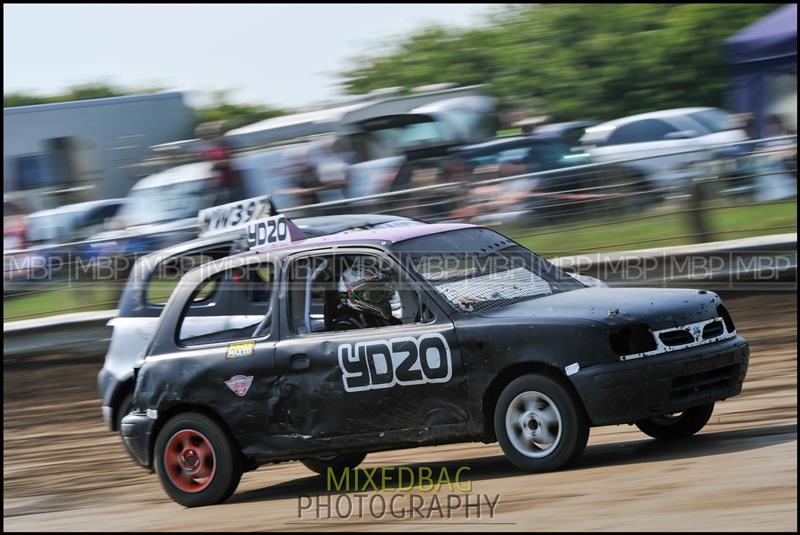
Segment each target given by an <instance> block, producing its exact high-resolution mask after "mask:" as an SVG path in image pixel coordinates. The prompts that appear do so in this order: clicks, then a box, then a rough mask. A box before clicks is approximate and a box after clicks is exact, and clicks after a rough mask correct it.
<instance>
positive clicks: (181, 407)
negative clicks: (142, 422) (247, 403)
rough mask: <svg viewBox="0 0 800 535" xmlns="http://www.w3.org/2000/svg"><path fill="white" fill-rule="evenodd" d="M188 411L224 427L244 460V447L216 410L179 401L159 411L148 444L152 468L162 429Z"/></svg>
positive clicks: (223, 430)
mask: <svg viewBox="0 0 800 535" xmlns="http://www.w3.org/2000/svg"><path fill="white" fill-rule="evenodd" d="M186 412H196V413H198V414H202V415H203V416H206V417H207V418H209V419H211V420H212V421H213V422H214V423H215V424H217V425H218V426H219V427H220V429H222V432H223V433H225V435H226V436H227V437H228V440H230V441H231V444H232V445H233V446H234V451H236V452H239V455H240V456H242V460H244V456H243V455H242V448H241V446H240V445H239V441H238V440H236V437H235V436H234V434H233V432H231V429H230V427H229V426H228V424H227V423H226V422H225V420H224V419H223V418H222V417H221V416H220V415H219V414H218V413H217V412H216V411H214V410H213V409H212V408H210V407H207V406H205V405H196V404H192V403H179V404H177V405H174V406H173V407H170V408H169V409H167V410H165V411H163V412H162V411H159V414H158V419H157V420H156V423H155V425H154V426H153V429H152V431H151V433H150V439H149V442H148V444H147V450H148V459H149V466H148V468H150V469H151V470H153V469H154V468H155V465H154V460H155V447H156V438H157V437H158V434H159V433H160V432H161V429H162V428H163V427H164V425H165V424H166V423H167V422H168V421H170V419H172V418H173V417H175V416H177V415H179V414H182V413H186Z"/></svg>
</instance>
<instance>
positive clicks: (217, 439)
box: [153, 412, 242, 507]
mask: <svg viewBox="0 0 800 535" xmlns="http://www.w3.org/2000/svg"><path fill="white" fill-rule="evenodd" d="M153 455H154V459H153V463H154V464H155V468H156V473H157V474H158V477H159V478H160V479H161V485H162V486H163V487H164V490H165V491H166V493H167V494H168V495H169V497H170V498H172V499H173V500H175V501H176V502H177V503H179V504H181V505H184V506H186V507H198V506H202V505H212V504H215V503H219V502H222V501H225V500H226V499H228V497H230V495H231V494H233V492H234V491H235V490H236V487H237V486H238V485H239V480H240V479H241V477H242V463H241V455H240V453H239V451H237V450H236V449H235V448H234V444H233V443H232V441H231V440H230V439H229V438H228V435H227V434H226V433H225V431H224V430H223V429H222V428H221V427H220V426H219V425H218V424H217V423H216V422H214V420H212V419H211V418H209V417H207V416H205V415H202V414H199V413H193V412H188V413H184V414H179V415H177V416H175V417H173V418H172V419H170V420H169V421H168V422H167V423H166V424H165V425H164V427H162V428H161V431H160V432H159V433H158V437H157V438H156V445H155V451H154V454H153Z"/></svg>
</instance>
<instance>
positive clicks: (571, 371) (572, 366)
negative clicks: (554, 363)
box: [564, 362, 581, 376]
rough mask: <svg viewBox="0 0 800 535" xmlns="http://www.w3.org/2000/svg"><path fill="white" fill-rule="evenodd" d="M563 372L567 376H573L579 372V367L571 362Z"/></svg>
mask: <svg viewBox="0 0 800 535" xmlns="http://www.w3.org/2000/svg"><path fill="white" fill-rule="evenodd" d="M564 371H565V372H566V373H567V376H570V375H574V374H576V373H578V372H579V371H581V366H580V364H578V363H577V362H573V363H572V364H570V365H569V366H567V367H566V368H564Z"/></svg>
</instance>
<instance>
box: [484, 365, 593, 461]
mask: <svg viewBox="0 0 800 535" xmlns="http://www.w3.org/2000/svg"><path fill="white" fill-rule="evenodd" d="M494 429H495V435H496V436H497V441H498V442H499V443H500V447H501V448H503V452H504V453H505V454H506V457H508V460H509V461H511V462H512V463H513V464H514V465H515V466H517V467H518V468H521V469H522V470H526V471H530V472H547V471H551V470H558V469H559V468H563V467H564V466H567V465H568V464H569V463H571V462H573V461H574V460H576V459H577V458H578V457H579V456H580V455H581V453H583V450H584V449H585V448H586V441H587V440H588V439H589V423H588V420H587V418H586V413H585V411H584V409H583V406H582V405H581V403H580V401H579V400H577V399H576V397H575V395H574V394H573V393H572V392H571V391H570V390H568V389H567V388H566V387H565V386H564V385H562V384H561V383H560V382H559V381H557V380H555V379H553V378H550V377H547V376H545V375H526V376H523V377H520V378H518V379H515V380H514V381H512V382H511V383H510V384H509V385H508V386H507V387H506V388H505V390H503V392H502V394H500V398H499V399H498V400H497V405H496V407H495V412H494Z"/></svg>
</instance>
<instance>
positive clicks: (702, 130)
mask: <svg viewBox="0 0 800 535" xmlns="http://www.w3.org/2000/svg"><path fill="white" fill-rule="evenodd" d="M747 139H748V138H747V134H746V133H745V132H744V130H741V129H739V128H736V127H735V125H734V121H733V120H732V117H731V115H730V114H728V113H726V112H724V111H722V110H720V109H717V108H679V109H673V110H662V111H656V112H651V113H642V114H639V115H632V116H630V117H624V118H622V119H616V120H614V121H608V122H605V123H601V124H599V125H596V126H593V127H591V128H587V129H586V132H585V133H584V135H583V137H582V138H581V143H582V144H584V145H585V146H586V150H587V152H589V154H591V155H592V158H593V159H594V160H595V161H596V162H609V161H615V160H623V159H628V158H644V159H642V160H638V161H634V162H629V163H628V164H627V165H629V166H631V167H632V168H633V169H635V170H636V171H637V172H638V173H639V174H641V175H642V176H643V177H646V178H647V179H648V180H649V181H650V182H651V184H652V185H653V186H656V187H663V186H667V185H675V179H677V178H680V177H681V176H684V173H685V172H686V171H688V170H689V169H690V168H691V166H692V165H694V164H696V163H698V162H701V161H704V160H708V159H709V157H710V156H711V154H710V152H709V151H700V152H694V153H688V154H670V153H675V152H680V151H686V150H689V149H695V148H705V147H713V146H716V145H722V144H726V143H735V142H738V141H746V140H747ZM660 155H665V156H663V157H661V158H658V157H657V156H660Z"/></svg>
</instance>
